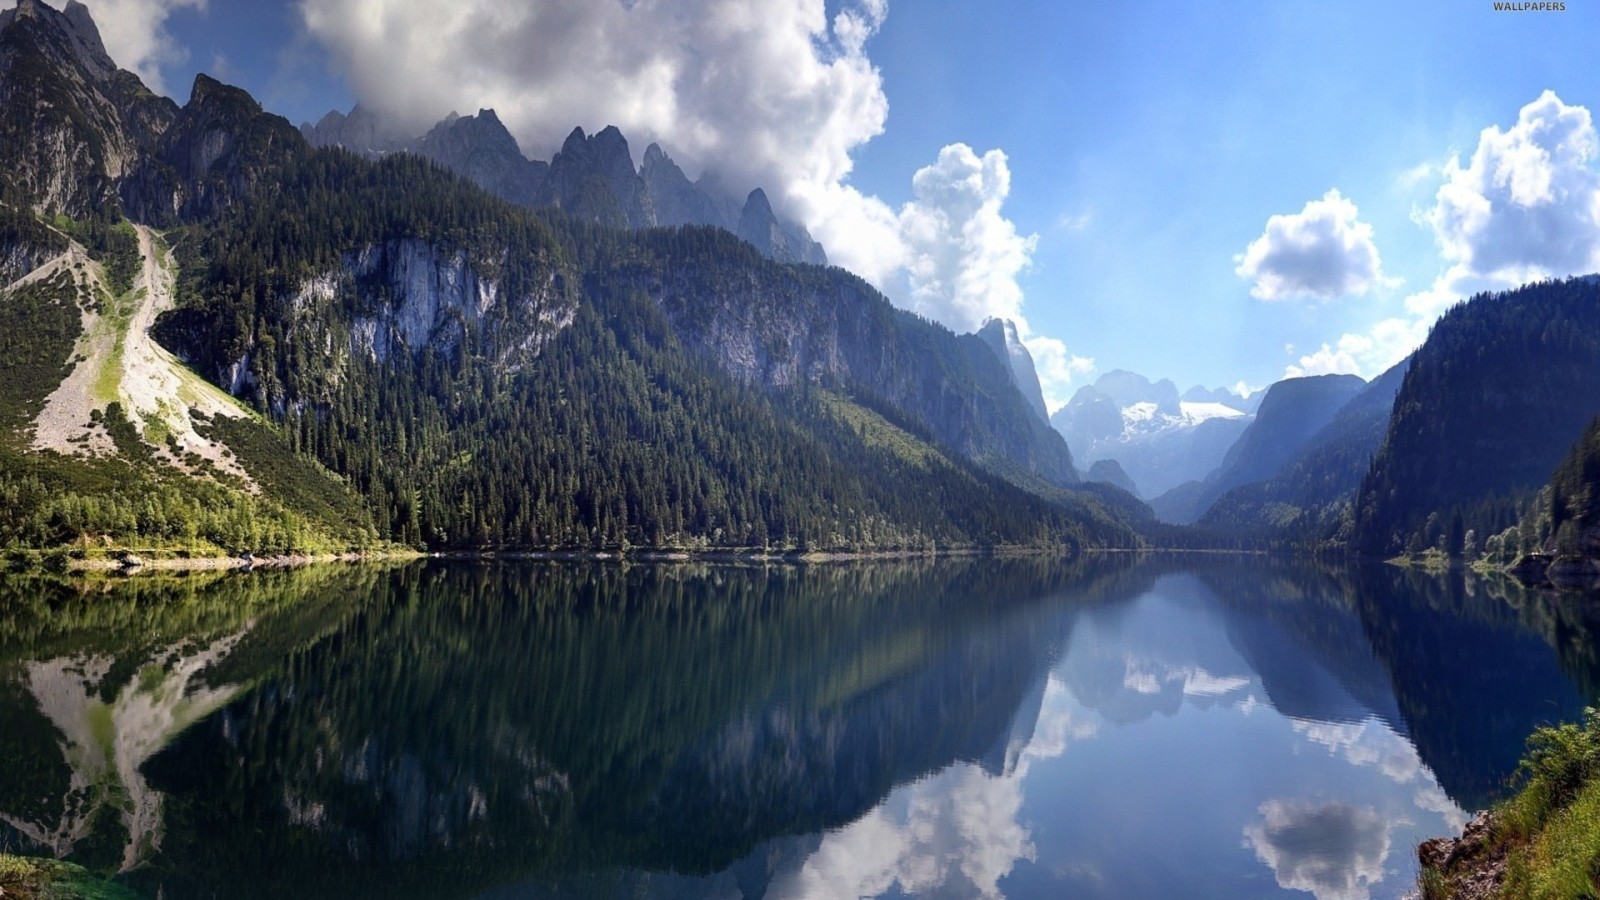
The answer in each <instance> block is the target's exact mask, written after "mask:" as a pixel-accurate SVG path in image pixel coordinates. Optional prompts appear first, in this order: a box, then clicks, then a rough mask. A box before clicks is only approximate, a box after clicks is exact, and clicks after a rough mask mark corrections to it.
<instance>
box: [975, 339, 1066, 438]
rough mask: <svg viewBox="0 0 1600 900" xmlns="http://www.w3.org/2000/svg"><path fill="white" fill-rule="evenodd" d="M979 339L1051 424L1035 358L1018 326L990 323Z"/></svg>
mask: <svg viewBox="0 0 1600 900" xmlns="http://www.w3.org/2000/svg"><path fill="white" fill-rule="evenodd" d="M977 335H978V337H980V338H982V339H983V342H984V343H986V344H988V345H989V349H990V350H993V351H994V355H995V356H996V357H998V358H999V359H1000V360H1001V361H1002V362H1004V363H1005V364H1006V368H1007V369H1009V370H1010V372H1011V382H1012V383H1013V384H1015V385H1016V386H1017V390H1019V391H1021V392H1022V398H1023V399H1024V400H1027V401H1028V406H1029V408H1031V409H1032V410H1033V411H1034V412H1035V413H1038V415H1039V418H1041V419H1043V420H1045V421H1046V422H1049V421H1050V411H1049V410H1048V409H1046V408H1045V405H1044V390H1043V389H1042V388H1041V387H1040V386H1039V371H1038V370H1037V369H1035V368H1034V366H1033V354H1031V353H1029V352H1028V348H1027V347H1026V346H1024V345H1023V343H1022V338H1021V337H1020V336H1018V334H1017V325H1016V323H1015V322H1012V321H1011V320H1009V319H990V320H989V321H987V322H985V323H983V327H982V328H979V329H978V331H977Z"/></svg>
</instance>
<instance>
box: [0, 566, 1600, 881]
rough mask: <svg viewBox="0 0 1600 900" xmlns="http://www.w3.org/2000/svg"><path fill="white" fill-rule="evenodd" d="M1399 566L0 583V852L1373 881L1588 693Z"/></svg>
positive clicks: (1585, 669)
mask: <svg viewBox="0 0 1600 900" xmlns="http://www.w3.org/2000/svg"><path fill="white" fill-rule="evenodd" d="M1586 608H1587V607H1585V606H1584V605H1583V604H1573V603H1571V602H1565V603H1560V604H1557V603H1554V602H1552V601H1550V600H1549V599H1546V598H1544V597H1541V596H1539V595H1535V594H1530V593H1526V592H1522V591H1520V590H1517V589H1513V588H1510V587H1507V586H1503V585H1495V584H1486V583H1484V582H1480V581H1477V580H1474V579H1463V578H1461V577H1460V576H1456V577H1453V578H1437V579H1436V578H1429V577H1423V576H1420V575H1413V574H1408V573H1404V572H1400V571H1397V570H1394V569H1391V568H1388V567H1382V566H1375V567H1372V568H1355V569H1350V568H1325V567H1315V566H1308V565H1305V564H1289V563H1283V562H1270V561H1265V560H1241V559H1231V558H1206V559H1199V560H1193V559H1191V560H1188V561H1171V560H1159V559H1146V560H1135V559H1132V558H1124V559H1106V560H1091V561H1080V562H1076V563H1063V562H1060V561H1043V560H1021V561H948V562H937V563H915V564H896V565H849V566H845V565H840V566H833V565H828V566H811V567H788V566H777V567H740V566H710V565H663V566H650V565H627V566H624V565H601V564H593V565H590V564H557V563H511V562H503V563H485V564H476V563H438V562H429V563H421V564H415V565H406V566H397V567H392V568H390V567H381V566H372V567H351V568H322V569H308V570H303V571H296V572H260V573H253V574H242V575H220V576H219V575H214V574H206V575H193V576H189V577H159V576H158V577H141V578H137V579H131V580H126V581H110V582H96V583H92V584H91V585H90V586H86V585H85V584H84V583H81V582H80V583H72V582H61V581H52V580H48V579H17V578H9V579H6V580H0V848H4V849H9V850H11V851H15V852H24V853H30V854H36V855H57V856H62V857H66V858H69V859H73V860H76V861H79V862H82V863H83V864H85V865H88V866H90V867H91V868H94V869H98V870H101V871H106V872H117V871H121V872H123V873H124V874H122V875H120V876H119V879H120V880H122V881H124V882H125V883H127V884H128V885H130V886H132V887H133V888H135V889H137V890H138V891H140V892H141V893H143V894H145V895H146V896H151V897H154V896H156V895H157V894H158V893H159V894H160V895H162V896H164V897H167V898H187V897H271V898H275V900H277V898H283V897H286V896H287V897H430V898H435V897H492V898H519V897H538V898H543V897H567V896H575V897H628V898H634V897H673V898H677V897H683V898H690V897H728V898H732V897H767V898H774V900H778V898H802V897H816V898H834V897H858V896H889V897H900V896H912V895H915V896H931V897H1010V898H1029V897H1092V898H1102V897H1103V898H1130V897H1216V898H1252V897H1307V896H1315V897H1317V898H1319V900H1349V898H1366V897H1395V896H1398V895H1400V894H1402V893H1404V892H1405V891H1407V890H1408V889H1410V887H1411V885H1412V883H1413V880H1414V878H1415V857H1414V851H1413V848H1414V846H1415V844H1416V843H1417V841H1419V840H1420V839H1422V838H1425V837H1429V836H1433V835H1438V834H1443V833H1446V832H1449V831H1451V830H1453V829H1457V828H1459V827H1460V826H1461V824H1462V823H1463V822H1464V821H1465V818H1466V816H1467V815H1468V814H1469V813H1470V811H1472V810H1474V809H1476V808H1479V807H1481V806H1482V805H1484V804H1486V803H1488V802H1490V801H1491V800H1493V799H1494V798H1495V797H1497V796H1500V795H1501V793H1502V792H1503V791H1504V787H1505V783H1506V779H1507V778H1508V776H1510V775H1511V773H1512V772H1513V771H1514V769H1515V767H1516V761H1517V758H1518V756H1519V754H1520V751H1521V748H1522V742H1523V739H1524V738H1525V737H1526V735H1527V733H1528V732H1529V731H1530V730H1531V729H1532V728H1534V727H1535V726H1536V725H1538V724H1541V723H1546V722H1551V721H1557V720H1565V719H1573V718H1576V717H1577V716H1578V715H1579V713H1580V711H1581V709H1582V707H1583V705H1584V703H1585V700H1586V699H1591V698H1592V696H1593V694H1594V689H1595V685H1596V684H1597V683H1600V682H1597V679H1596V674H1597V672H1600V664H1597V655H1596V650H1595V648H1596V646H1597V643H1596V641H1595V640H1593V638H1592V636H1593V634H1594V633H1595V630H1596V629H1595V626H1594V624H1593V618H1592V614H1591V613H1588V612H1586V611H1585V610H1586Z"/></svg>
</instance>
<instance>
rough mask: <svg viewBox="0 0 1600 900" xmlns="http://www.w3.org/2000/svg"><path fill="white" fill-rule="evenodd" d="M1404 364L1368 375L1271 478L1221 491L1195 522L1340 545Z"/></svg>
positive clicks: (1257, 534) (1407, 362)
mask: <svg viewBox="0 0 1600 900" xmlns="http://www.w3.org/2000/svg"><path fill="white" fill-rule="evenodd" d="M1410 364H1411V360H1410V358H1409V357H1408V358H1407V359H1405V360H1403V361H1401V362H1399V363H1397V364H1395V365H1394V366H1392V367H1391V368H1390V369H1389V370H1388V371H1387V372H1384V373H1383V374H1382V375H1379V376H1378V377H1377V378H1374V379H1372V382H1371V383H1370V384H1368V385H1367V387H1366V389H1365V390H1363V391H1362V392H1361V393H1359V394H1357V395H1356V396H1355V398H1354V399H1352V400H1351V401H1350V402H1349V403H1347V404H1345V406H1344V408H1343V409H1341V410H1339V414H1338V415H1336V416H1334V417H1333V421H1331V422H1329V423H1328V425H1327V426H1326V427H1324V428H1323V429H1322V430H1321V431H1319V432H1317V434H1316V435H1315V436H1313V437H1312V438H1311V440H1310V441H1308V442H1307V443H1306V446H1305V447H1303V448H1302V449H1301V450H1300V451H1299V452H1298V453H1296V454H1295V455H1294V457H1293V458H1291V459H1290V460H1289V461H1288V462H1287V463H1285V464H1284V466H1283V468H1282V469H1281V470H1280V471H1279V472H1278V474H1277V475H1275V476H1273V477H1272V478H1270V479H1267V480H1266V481H1260V482H1254V483H1250V484H1244V485H1240V486H1239V487H1236V488H1233V489H1232V490H1230V491H1228V492H1227V493H1225V494H1223V495H1222V496H1221V497H1219V498H1217V500H1216V501H1215V502H1214V503H1213V504H1212V505H1211V507H1210V508H1209V509H1207V510H1206V511H1205V514H1204V515H1202V516H1201V517H1200V521H1199V524H1200V525H1201V526H1202V527H1204V528H1208V529H1212V530H1216V531H1222V532H1227V533H1231V534H1245V535H1250V536H1252V537H1258V538H1273V539H1278V540H1313V539H1314V540H1323V541H1329V540H1331V541H1334V542H1336V543H1339V544H1346V543H1348V542H1349V539H1350V534H1349V532H1350V528H1351V527H1352V525H1353V521H1352V519H1351V507H1352V504H1353V503H1354V500H1355V493H1356V491H1357V490H1358V489H1359V488H1360V487H1361V478H1362V476H1364V475H1365V474H1366V473H1367V467H1368V466H1369V465H1371V462H1372V456H1373V454H1375V453H1377V452H1378V445H1379V444H1381V443H1383V436H1384V434H1385V433H1386V432H1387V431H1388V428H1389V415H1390V413H1391V412H1392V410H1393V409H1394V397H1395V394H1396V393H1397V392H1398V391H1399V390H1400V383H1401V381H1402V380H1403V379H1404V378H1405V373H1406V369H1407V368H1408V367H1409V366H1410Z"/></svg>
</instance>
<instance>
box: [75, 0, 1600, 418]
mask: <svg viewBox="0 0 1600 900" xmlns="http://www.w3.org/2000/svg"><path fill="white" fill-rule="evenodd" d="M202 3H203V5H201V4H202ZM89 5H90V6H91V8H92V9H93V10H94V11H95V13H96V15H97V18H100V19H101V20H102V24H103V26H105V30H106V31H107V39H108V44H109V45H110V46H111V50H112V53H113V56H117V57H118V61H119V62H120V63H122V64H123V65H124V66H130V67H133V68H135V69H136V70H138V71H140V72H141V74H145V75H147V76H150V75H154V76H157V77H158V78H159V80H160V81H161V82H162V84H163V85H164V87H165V88H166V89H167V90H168V92H169V93H172V94H174V95H175V96H176V97H177V98H178V99H179V100H180V101H181V100H182V99H184V97H185V96H186V95H187V86H188V83H189V81H190V80H191V79H192V77H193V74H194V72H195V71H208V72H212V73H213V74H217V75H218V76H219V77H221V78H223V79H224V80H227V81H230V82H232V83H236V84H239V85H241V86H243V87H245V88H247V89H249V90H251V91H252V93H254V94H256V96H257V97H258V98H260V99H261V100H262V101H263V103H264V105H266V106H267V107H268V108H269V109H271V110H273V111H275V112H279V113H281V114H284V115H286V116H287V117H288V118H290V119H291V121H294V122H296V123H298V122H300V121H302V120H304V119H307V118H315V117H317V116H320V115H321V113H323V112H325V111H327V110H328V109H330V108H340V109H348V107H349V106H350V104H351V103H352V102H353V101H354V100H355V99H356V98H358V97H359V98H360V99H362V100H363V101H364V102H367V103H368V104H369V105H374V106H377V107H379V108H382V109H386V110H388V111H390V112H391V113H392V114H395V115H401V116H409V117H410V118H412V119H414V120H416V121H418V122H425V121H431V120H432V119H436V118H438V117H439V116H441V115H443V113H444V112H447V111H449V110H450V109H458V110H459V111H462V112H470V111H472V110H473V109H476V108H477V107H478V106H489V105H492V106H495V107H496V108H497V109H499V110H500V111H501V116H502V118H503V119H505V120H506V121H507V124H508V125H509V126H510V127H512V129H513V132H514V133H516V134H517V136H518V138H519V140H521V141H522V143H523V145H524V150H525V151H526V152H528V153H529V154H530V155H534V156H544V157H548V154H549V150H550V149H551V148H553V146H554V145H555V144H556V143H558V142H559V141H560V139H561V138H562V137H563V136H564V135H565V133H566V131H568V130H570V128H571V127H572V126H573V125H582V126H584V127H585V128H589V129H591V130H592V129H595V128H598V127H600V126H602V125H605V124H610V123H611V122H615V123H616V124H619V125H620V126H622V127H623V130H624V132H625V133H627V134H628V135H629V137H630V138H631V139H632V140H633V143H634V144H635V147H634V150H635V153H636V155H637V154H638V153H639V152H640V151H642V149H643V147H644V145H645V144H646V143H647V142H648V140H650V139H657V140H661V141H662V143H663V144H664V145H665V146H666V147H667V149H668V151H669V152H671V153H673V155H674V156H675V157H678V158H679V159H680V161H681V162H685V163H686V167H687V168H689V169H690V170H691V173H693V172H695V171H697V170H706V169H716V170H717V171H724V172H729V173H731V176H730V177H731V179H732V180H733V181H734V182H739V181H740V180H741V179H742V180H744V181H758V182H760V183H762V184H763V186H765V187H767V188H768V191H769V194H773V195H774V196H775V197H776V198H778V199H777V200H776V201H775V202H777V203H779V205H780V206H785V205H786V206H787V208H788V210H789V212H790V213H791V214H792V215H795V216H797V217H798V218H801V219H802V220H804V221H807V223H808V224H810V225H811V226H812V230H813V232H815V233H817V234H818V235H819V237H822V238H823V239H824V241H825V243H828V244H829V250H830V253H831V254H832V255H833V257H834V258H835V259H836V260H838V261H841V262H844V263H846V264H848V265H851V266H852V267H853V268H857V269H858V270H860V271H861V272H862V274H863V275H865V276H866V277H868V278H869V279H871V280H873V281H874V282H875V283H878V284H879V285H880V286H882V287H883V288H884V289H885V291H886V293H889V294H890V296H891V297H892V298H893V299H895V300H896V302H898V303H901V304H902V305H905V306H908V307H911V308H915V309H918V310H919V311H921V312H923V313H924V314H927V315H930V316H931V317H934V318H937V319H940V320H941V321H945V322H946V323H947V324H950V325H951V326H952V327H955V328H957V329H958V330H960V329H963V328H968V327H972V326H974V325H975V324H976V322H977V321H979V320H981V317H982V316H983V315H987V314H1004V315H1011V316H1013V317H1017V318H1023V319H1025V321H1026V329H1025V332H1026V333H1028V334H1031V335H1032V340H1031V341H1030V346H1031V347H1032V348H1033V349H1034V350H1035V354H1036V356H1039V357H1040V364H1041V369H1042V370H1045V371H1043V372H1042V374H1043V375H1044V376H1045V380H1046V382H1047V384H1046V388H1047V394H1049V395H1050V397H1051V399H1052V400H1053V401H1054V402H1055V403H1060V402H1062V401H1064V400H1065V399H1066V398H1067V397H1068V396H1070V393H1071V391H1072V390H1074V389H1075V388H1076V387H1078V386H1081V385H1082V384H1085V383H1088V382H1089V381H1092V380H1093V378H1094V376H1095V373H1097V372H1105V371H1109V370H1111V369H1118V368H1121V369H1131V370H1134V371H1138V372H1140V373H1143V374H1145V375H1148V376H1150V377H1152V378H1160V377H1167V378H1172V379H1173V380H1174V381H1176V382H1178V384H1179V385H1180V386H1188V385H1190V384H1195V383H1203V384H1206V385H1234V384H1236V383H1239V382H1243V383H1245V384H1248V385H1252V386H1255V387H1261V386H1265V385H1266V384H1269V383H1271V382H1272V381H1275V380H1277V379H1279V378H1281V377H1284V375H1285V374H1286V372H1294V371H1305V372H1316V371H1335V370H1352V369H1354V370H1356V371H1358V372H1360V374H1363V375H1365V376H1368V377H1370V376H1372V375H1375V374H1377V371H1378V370H1380V369H1381V367H1382V365H1384V364H1386V362H1387V361H1389V360H1390V359H1392V358H1394V357H1396V356H1397V355H1398V354H1399V353H1401V352H1403V350H1404V349H1406V347H1408V346H1409V345H1411V344H1412V343H1414V342H1415V341H1416V340H1418V339H1420V337H1421V334H1422V333H1423V332H1424V331H1425V329H1426V325H1427V324H1428V322H1429V321H1431V318H1432V316H1433V315H1435V314H1436V313H1437V312H1438V311H1439V310H1440V309H1442V308H1443V306H1444V305H1445V304H1446V303H1447V302H1448V300H1449V299H1450V298H1451V297H1453V296H1457V295H1459V294H1461V293H1465V292H1469V291H1472V290H1478V289H1482V288H1492V287H1500V286H1509V285H1510V284H1512V283H1514V282H1516V281H1518V280H1519V279H1521V278H1526V277H1537V276H1539V275H1565V274H1568V273H1569V272H1582V271H1590V270H1592V269H1594V268H1595V267H1596V266H1595V261H1596V258H1597V257H1596V254H1595V249H1594V248H1595V246H1596V244H1597V242H1600V226H1597V225H1596V222H1595V221H1594V220H1595V218H1596V216H1597V215H1600V213H1597V212H1596V210H1597V209H1600V206H1597V205H1596V202H1595V201H1596V198H1597V197H1600V193H1597V191H1600V185H1597V183H1596V179H1595V174H1594V163H1595V160H1594V155H1595V154H1594V153H1593V143H1594V142H1593V128H1592V125H1590V126H1587V131H1586V130H1585V127H1586V123H1587V108H1588V107H1591V106H1592V105H1593V104H1595V103H1597V102H1600V91H1597V87H1600V86H1597V80H1600V67H1597V66H1595V65H1594V63H1593V38H1594V36H1595V35H1600V6H1597V5H1595V4H1594V3H1592V2H1589V0H1567V2H1566V3H1565V9H1564V10H1561V11H1543V12H1505V11H1496V10H1495V9H1494V8H1493V3H1492V0H1472V2H1467V3H1462V2H1452V3H1438V4H1428V3H1415V2H1414V3H1392V2H1390V3H1357V2H1338V3H1327V2H1316V3H1313V2H1299V0H1273V2H1248V0H1246V2H1237V3H1232V4H1227V5H1225V6H1224V5H1218V4H1198V3H1192V2H1171V3H1146V4H1100V3H1062V2H1024V0H999V2H992V3H987V4H974V3H970V2H961V3H957V2H950V0H917V2H915V3H912V2H905V0H889V2H887V3H885V2H884V0H865V2H862V0H851V2H848V3H839V2H837V0H829V2H828V5H827V7H826V9H825V10H823V9H821V8H819V7H818V6H817V3H816V0H781V2H780V0H720V2H715V3H714V2H712V0H694V2H689V0H682V2H681V3H679V4H678V6H680V7H682V8H683V11H682V12H680V13H677V14H675V13H673V12H670V11H669V10H671V9H672V7H673V4H669V3H665V2H664V0H657V2H652V0H639V2H638V3H634V4H629V5H628V8H626V9H625V8H624V7H623V6H622V5H620V4H618V5H615V6H612V5H610V4H606V3H602V2H598V0H546V2H543V3H539V4H505V3H503V2H500V0H458V2H454V3H442V2H440V3H417V2H405V0H301V2H282V3H269V2H245V0H209V2H208V3H205V2H204V0H89ZM508 6H511V7H514V9H513V11H511V12H507V11H506V7H508ZM690 7H693V8H692V9H691V8H690ZM602 8H603V9H602ZM780 8H781V9H782V10H783V12H777V10H779V9H780ZM597 9H598V10H599V11H596V10H597ZM752 10H754V11H755V13H754V15H752V16H750V20H749V21H746V20H744V19H742V18H741V16H742V15H745V14H748V13H750V12H751V11H752ZM557 13H560V14H561V17H560V18H556V14H557ZM841 13H843V14H847V15H849V16H850V17H851V18H850V19H849V20H848V21H846V20H845V19H843V18H841ZM135 16H137V21H134V22H132V24H128V23H127V20H130V19H132V18H134V17H135ZM163 16H165V18H162V17H163ZM650 17H653V18H650ZM686 18H688V19H693V21H685V19H686ZM140 23H142V25H141V24H140ZM554 24H560V25H561V27H562V28H565V29H567V30H565V31H563V30H561V29H558V28H555V27H553V25H554ZM123 26H126V27H123ZM141 27H142V28H144V29H146V30H149V31H152V32H153V34H154V38H153V40H154V43H151V41H150V40H145V41H144V43H140V41H141V40H142V38H141V37H140V35H139V29H140V28H141ZM113 32H116V34H113ZM130 34H131V35H132V37H129V36H128V35H130ZM163 38H165V40H166V41H167V42H168V43H166V44H165V45H164V49H163V45H162V44H161V40H162V39H163ZM663 45H670V46H671V48H672V49H669V50H661V49H660V48H661V47H662V46H663ZM150 47H154V48H155V49H154V50H153V51H150V52H147V53H144V59H142V60H136V59H130V58H128V57H130V56H136V55H139V54H140V53H141V48H144V49H148V48H150ZM718 73H738V74H737V77H723V76H719V74H718ZM575 76H582V79H581V80H579V79H578V78H576V77H575ZM691 81H693V82H694V85H692V86H689V87H686V86H685V85H686V84H688V83H689V82H691ZM1547 90H1549V91H1554V93H1555V96H1556V97H1558V98H1559V101H1555V100H1553V99H1548V100H1546V101H1545V102H1544V104H1543V105H1542V106H1535V104H1536V102H1537V101H1540V99H1541V97H1542V95H1543V94H1544V92H1545V91H1547ZM479 95H481V99H480V96H479ZM1525 107H1526V108H1528V109H1529V110H1530V112H1529V113H1528V114H1527V116H1526V122H1525V125H1524V127H1523V128H1521V129H1520V130H1518V129H1517V126H1518V122H1519V115H1522V114H1523V111H1524V108H1525ZM602 119H603V120H602ZM563 123H564V124H563ZM1490 127H1495V128H1498V129H1499V132H1498V134H1499V135H1500V137H1499V138H1497V139H1496V140H1495V141H1491V142H1489V143H1488V144H1486V145H1485V147H1486V149H1485V155H1484V156H1483V162H1482V164H1481V165H1480V166H1478V167H1477V169H1476V170H1474V167H1473V165H1472V157H1473V154H1474V153H1475V152H1477V151H1479V150H1480V146H1479V145H1480V135H1481V133H1482V132H1483V131H1484V129H1487V128H1490ZM1563 135H1565V137H1562V136H1563ZM1552 136H1554V137H1552ZM1557 139H1560V140H1564V141H1566V143H1564V144H1562V145H1561V146H1562V147H1564V148H1566V149H1565V150H1561V149H1560V148H1557V147H1556V146H1555V144H1554V143H1553V142H1554V141H1556V140H1557ZM991 151H999V152H1000V154H1003V157H1002V156H1000V155H999V154H994V153H991ZM1541 153H1543V154H1544V157H1540V154H1541ZM1452 158H1454V159H1458V160H1459V165H1458V166H1457V167H1456V169H1455V170H1451V169H1447V163H1448V162H1449V160H1451V159H1452ZM1541 160H1542V161H1541ZM919 171H921V172H924V174H923V175H917V187H915V188H914V187H913V176H914V175H916V173H918V172H919ZM1447 184H1449V185H1452V187H1451V189H1450V191H1449V194H1450V196H1449V197H1448V198H1447V200H1445V201H1441V200H1440V199H1439V192H1440V189H1441V187H1442V186H1445V185H1447ZM786 185H787V186H788V187H787V190H786V189H785V186H786ZM1519 185H1520V186H1521V187H1519ZM1529 185H1531V187H1529ZM1330 191H1337V192H1338V193H1337V195H1330V193H1329V192H1330ZM785 198H786V199H785ZM1308 204H1313V205H1312V206H1311V207H1308V206H1307V205H1308ZM1474 209H1476V210H1479V212H1483V211H1484V210H1487V212H1485V213H1483V216H1482V217H1479V218H1473V217H1472V216H1469V215H1467V213H1468V212H1470V211H1471V210H1474ZM1273 216H1285V217H1290V216H1298V217H1299V218H1293V219H1281V220H1279V221H1278V222H1277V223H1276V225H1275V226H1274V227H1271V228H1269V225H1268V220H1269V219H1270V218H1271V217H1273ZM1296 241H1299V242H1301V243H1299V244H1296ZM1253 242H1259V243H1258V245H1257V246H1254V247H1253V246H1252V244H1253ZM1555 245H1561V246H1562V247H1563V248H1564V249H1563V250H1562V251H1561V252H1556V251H1555V250H1552V249H1550V248H1551V247H1553V246H1555ZM1568 245H1570V246H1568ZM1380 323H1386V324H1383V325H1380ZM1324 344H1326V345H1328V349H1327V351H1326V352H1323V353H1320V354H1319V351H1321V350H1322V348H1323V345H1324ZM1091 361H1092V362H1091Z"/></svg>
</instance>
